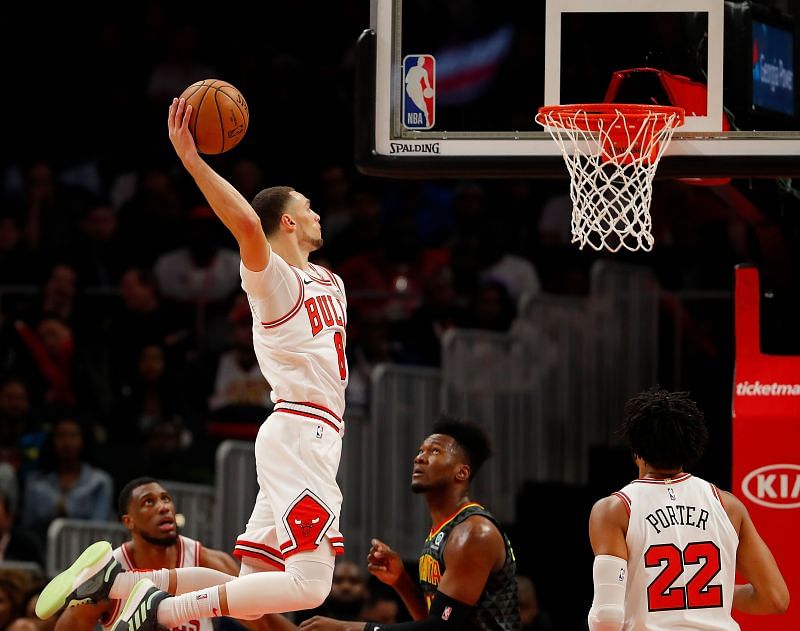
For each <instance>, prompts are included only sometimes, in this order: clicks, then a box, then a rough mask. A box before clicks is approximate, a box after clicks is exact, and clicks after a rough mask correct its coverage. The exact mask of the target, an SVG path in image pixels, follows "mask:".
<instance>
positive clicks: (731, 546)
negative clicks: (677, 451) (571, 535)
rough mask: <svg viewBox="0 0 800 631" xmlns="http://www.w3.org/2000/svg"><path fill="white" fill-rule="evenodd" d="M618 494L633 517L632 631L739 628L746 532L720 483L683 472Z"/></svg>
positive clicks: (628, 598)
mask: <svg viewBox="0 0 800 631" xmlns="http://www.w3.org/2000/svg"><path fill="white" fill-rule="evenodd" d="M615 495H616V496H617V497H618V498H619V499H620V500H621V501H622V502H623V504H624V505H625V508H626V510H627V511H628V515H629V522H628V533H627V535H626V538H625V539H626V542H627V544H628V586H627V590H626V593H625V626H624V629H625V630H626V631H645V630H646V631H689V630H692V631H696V630H698V629H709V630H711V629H713V630H714V631H729V630H736V629H739V625H738V624H737V623H736V622H735V621H734V620H733V618H732V617H731V605H732V604H733V587H734V581H735V572H736V549H737V547H738V545H739V537H738V535H737V533H736V530H735V529H734V527H733V524H731V521H730V519H729V517H728V514H727V513H726V512H725V508H724V506H723V504H722V499H721V496H720V494H719V491H718V490H717V488H716V487H715V486H714V485H713V484H711V483H709V482H706V481H705V480H701V479H700V478H696V477H694V476H692V475H690V474H688V473H681V474H679V475H677V476H676V477H675V478H672V479H671V480H670V479H668V480H651V479H639V480H634V481H633V482H632V483H631V484H629V485H628V486H626V487H625V488H624V489H622V490H621V491H618V492H617V493H615Z"/></svg>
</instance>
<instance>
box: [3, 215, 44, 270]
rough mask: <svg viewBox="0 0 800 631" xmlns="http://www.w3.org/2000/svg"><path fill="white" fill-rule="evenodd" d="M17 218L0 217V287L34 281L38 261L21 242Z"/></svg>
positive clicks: (11, 216) (20, 227)
mask: <svg viewBox="0 0 800 631" xmlns="http://www.w3.org/2000/svg"><path fill="white" fill-rule="evenodd" d="M22 237H23V235H22V226H21V225H20V220H19V217H17V216H16V215H14V214H11V213H9V214H4V215H2V216H0V285H23V284H29V283H33V282H35V281H36V277H37V271H38V259H37V258H36V257H35V256H34V254H33V252H32V251H31V249H30V248H29V247H28V245H27V243H26V242H25V241H24V240H23V238H22Z"/></svg>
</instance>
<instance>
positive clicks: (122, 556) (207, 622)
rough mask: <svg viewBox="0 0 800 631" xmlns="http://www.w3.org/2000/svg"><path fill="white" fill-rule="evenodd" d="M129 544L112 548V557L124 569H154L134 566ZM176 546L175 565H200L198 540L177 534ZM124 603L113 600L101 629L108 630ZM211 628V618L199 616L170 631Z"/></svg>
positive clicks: (193, 630)
mask: <svg viewBox="0 0 800 631" xmlns="http://www.w3.org/2000/svg"><path fill="white" fill-rule="evenodd" d="M129 545H130V544H129V543H123V544H122V545H121V546H120V547H119V548H114V551H113V555H114V558H115V559H116V560H117V561H118V562H119V564H120V565H121V566H122V568H123V569H124V570H127V571H130V570H149V569H156V568H143V567H136V564H135V563H134V561H133V555H132V554H131V553H130V550H129V548H128V546H129ZM177 546H178V558H177V562H176V564H175V567H200V551H201V550H202V549H203V546H202V544H201V543H200V542H199V541H195V540H194V539H189V537H184V536H183V535H179V536H178V543H177ZM124 605H125V600H124V599H120V600H115V601H114V608H113V609H112V610H111V614H110V615H109V617H108V618H107V619H105V620H103V621H102V622H103V629H105V630H106V631H108V630H109V629H110V628H111V627H110V626H108V625H110V624H111V623H112V622H113V621H114V620H115V619H116V618H117V616H118V615H119V614H120V612H121V611H122V607H123V606H124ZM213 629H214V626H213V624H212V622H211V618H201V619H200V620H190V621H189V622H185V623H184V624H182V625H181V626H179V627H174V628H173V630H172V631H213Z"/></svg>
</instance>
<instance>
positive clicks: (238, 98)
mask: <svg viewBox="0 0 800 631" xmlns="http://www.w3.org/2000/svg"><path fill="white" fill-rule="evenodd" d="M180 98H182V99H186V104H187V105H191V106H192V114H191V118H190V119H189V131H190V132H191V133H192V136H193V137H194V142H195V144H196V145H197V150H198V151H199V152H200V153H205V154H217V153H224V152H225V151H230V150H231V149H233V148H234V147H235V146H236V145H238V144H239V142H241V140H242V138H244V135H245V133H246V132H247V125H248V124H249V122H250V114H249V113H248V111H247V102H246V101H245V100H244V97H243V96H242V93H241V92H239V90H237V89H236V88H235V87H233V86H232V85H231V84H230V83H227V82H225V81H220V80H219V79H204V80H203V81H198V82H197V83H193V84H192V85H190V86H189V87H188V88H186V89H185V90H184V91H183V94H181V96H180Z"/></svg>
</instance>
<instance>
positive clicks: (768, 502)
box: [742, 464, 800, 508]
mask: <svg viewBox="0 0 800 631" xmlns="http://www.w3.org/2000/svg"><path fill="white" fill-rule="evenodd" d="M742 493H744V494H745V495H746V496H747V498H748V499H749V500H750V501H751V502H755V503H756V504H759V505H760V506H766V507H767V508H800V465H796V464H771V465H767V466H766V467H759V468H758V469H755V470H754V471H751V472H750V473H748V474H747V475H746V476H745V478H744V479H743V480H742Z"/></svg>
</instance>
